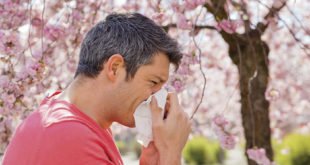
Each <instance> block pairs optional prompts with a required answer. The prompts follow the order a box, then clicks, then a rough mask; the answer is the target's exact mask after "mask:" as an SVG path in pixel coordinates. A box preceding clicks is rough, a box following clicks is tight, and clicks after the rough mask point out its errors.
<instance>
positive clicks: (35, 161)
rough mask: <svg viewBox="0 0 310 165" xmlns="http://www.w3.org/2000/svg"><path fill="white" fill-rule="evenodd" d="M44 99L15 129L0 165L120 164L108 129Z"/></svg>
mask: <svg viewBox="0 0 310 165" xmlns="http://www.w3.org/2000/svg"><path fill="white" fill-rule="evenodd" d="M59 93H60V92H56V93H55V94H53V95H52V96H51V97H47V98H45V99H44V100H43V101H42V103H41V105H40V107H39V108H38V109H37V110H36V111H34V112H32V114H30V115H29V116H28V117H27V118H26V119H25V120H24V121H23V122H22V124H21V125H20V126H19V127H18V128H17V129H16V132H15V133H14V135H13V138H12V140H11V142H10V144H9V145H8V147H7V149H6V151H5V154H4V157H3V165H101V164H104V165H105V164H109V165H110V164H113V165H119V164H123V162H122V159H121V156H120V153H119V151H118V149H117V147H116V145H115V142H114V140H113V136H112V133H111V130H110V129H103V128H101V127H100V126H99V125H98V124H97V123H96V122H95V121H94V120H92V119H91V118H90V117H88V116H87V115H85V114H84V113H82V112H81V111H80V110H78V108H77V107H75V106H74V105H72V104H70V103H68V102H66V101H63V100H57V99H53V96H54V95H56V94H59Z"/></svg>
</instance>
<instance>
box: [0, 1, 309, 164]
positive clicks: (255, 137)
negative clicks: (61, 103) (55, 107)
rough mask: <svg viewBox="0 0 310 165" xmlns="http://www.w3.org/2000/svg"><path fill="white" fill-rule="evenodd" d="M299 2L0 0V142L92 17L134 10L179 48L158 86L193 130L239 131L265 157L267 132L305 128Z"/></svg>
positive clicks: (303, 15)
mask: <svg viewBox="0 0 310 165" xmlns="http://www.w3.org/2000/svg"><path fill="white" fill-rule="evenodd" d="M309 8H310V2H309V1H298V0H289V1H285V0H274V1H267V0H150V1H147V0H139V1H138V0H118V1H113V0H101V1H96V0H89V1H84V0H65V1H51V0H0V68H1V70H0V71H1V75H0V87H1V88H0V93H1V95H0V141H1V146H0V151H1V152H2V153H3V151H4V149H5V147H6V146H7V144H8V143H9V141H10V137H11V136H12V133H13V132H14V129H15V128H16V126H17V125H18V124H19V123H20V122H21V121H22V120H23V119H24V118H25V117H26V116H27V115H28V114H29V113H30V112H31V111H33V110H34V109H35V107H37V106H38V104H39V103H40V101H41V100H42V99H43V98H44V97H45V96H46V95H48V94H51V92H53V91H55V90H62V89H64V88H65V87H66V86H67V85H68V84H69V83H70V81H71V80H72V79H73V75H74V71H75V68H76V63H77V60H78V59H77V57H78V53H79V46H80V43H81V41H82V39H83V36H84V35H85V34H86V32H87V31H88V30H89V29H90V28H91V27H92V26H93V25H94V24H96V23H97V22H98V21H100V20H102V19H104V17H105V16H106V15H108V14H109V13H112V12H140V13H143V14H145V15H147V16H148V17H150V18H152V19H153V20H154V21H155V22H156V23H158V24H159V25H160V26H162V27H163V29H165V30H166V31H167V32H168V33H169V35H171V36H172V37H173V38H176V39H177V41H178V42H179V43H180V45H181V46H182V48H183V49H182V51H183V53H184V57H183V59H182V63H181V67H180V68H179V70H178V71H177V72H176V73H173V74H171V78H170V80H169V83H168V85H167V88H168V89H169V90H175V91H177V92H179V96H180V97H181V101H182V105H183V106H184V108H185V110H186V111H187V112H188V113H189V114H190V115H191V117H192V119H193V121H194V126H195V127H194V134H203V135H205V136H212V135H215V136H214V137H217V138H218V139H219V141H220V142H221V145H222V147H223V148H226V149H231V148H233V147H234V145H235V143H237V142H242V137H243V136H244V138H245V141H246V149H247V151H246V152H245V155H246V156H247V158H248V163H249V164H272V160H273V152H272V147H271V135H273V137H275V138H281V137H283V136H284V135H285V134H286V133H289V132H292V131H294V130H296V129H297V128H298V130H299V131H303V132H308V133H309V127H310V125H309V123H308V122H307V121H309V120H310V112H309V108H310V103H309V99H308V98H310V84H309V82H310V76H309V71H310V69H309V67H308V66H309V64H310V55H309V52H310V51H309V44H310V38H309V36H310V35H309V33H310V28H309V27H310V25H309V24H310V14H309V12H307V9H309ZM238 93H239V94H238ZM211 130H213V131H211Z"/></svg>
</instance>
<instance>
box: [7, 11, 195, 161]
mask: <svg viewBox="0 0 310 165" xmlns="http://www.w3.org/2000/svg"><path fill="white" fill-rule="evenodd" d="M181 58H182V56H181V53H180V52H179V49H178V46H177V43H176V42H175V41H174V40H172V39H171V38H170V37H168V36H167V34H166V33H165V32H164V31H163V30H162V29H161V28H160V27H159V26H157V25H156V24H155V23H154V22H153V21H151V20H150V19H148V18H147V17H145V16H143V15H141V14H111V15H109V16H108V17H107V18H106V20H105V21H103V22H100V23H98V24H97V25H96V26H95V27H93V28H92V29H91V30H90V31H89V32H88V33H87V35H86V37H85V39H84V41H83V43H82V45H81V52H80V59H79V64H78V68H77V71H76V75H75V79H74V80H73V82H72V83H71V84H70V85H69V87H68V88H67V89H66V90H64V91H63V92H56V93H54V94H53V95H51V96H49V97H47V98H45V99H44V100H43V101H42V103H41V105H40V106H39V108H38V109H37V110H36V111H34V112H33V113H32V114H30V116H29V117H28V118H27V119H25V121H24V122H23V123H22V124H21V125H20V126H19V127H18V129H17V130H16V132H15V133H14V135H13V138H12V140H11V142H10V144H9V146H8V148H7V150H6V153H5V155H4V158H3V164H4V165H55V164H57V165H61V164H65V165H67V164H68V165H85V164H89V165H99V164H123V162H122V160H121V157H120V154H119V151H118V150H117V148H116V146H115V143H114V141H113V137H112V134H111V131H110V129H109V127H110V126H111V124H112V122H118V123H120V124H122V125H125V126H128V127H134V126H135V121H134V116H133V114H134V112H135V110H136V108H137V107H138V105H139V104H141V103H142V102H143V101H145V100H146V99H148V98H149V97H150V96H151V95H152V94H154V93H156V92H157V91H159V90H160V89H161V88H162V86H163V84H164V83H165V82H166V81H167V79H168V76H169V75H168V74H169V65H170V63H172V64H174V65H175V66H176V67H178V65H179V63H180V60H181ZM167 102H168V104H167V105H166V108H165V110H166V111H167V112H168V115H167V118H166V119H163V117H162V115H161V109H160V108H159V107H158V105H157V101H156V99H155V97H152V101H151V111H152V125H153V139H154V141H153V142H152V143H150V144H149V145H148V147H147V148H144V149H143V151H142V154H141V158H140V164H162V165H165V164H167V165H173V164H180V160H181V152H182V148H183V147H184V145H185V143H186V141H187V138H188V135H189V133H190V121H189V118H188V116H187V115H186V114H185V112H183V111H182V110H181V108H180V105H179V102H178V99H177V96H176V94H173V93H170V94H169V95H168V99H167Z"/></svg>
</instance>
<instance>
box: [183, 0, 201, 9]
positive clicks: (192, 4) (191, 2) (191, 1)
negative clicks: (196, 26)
mask: <svg viewBox="0 0 310 165" xmlns="http://www.w3.org/2000/svg"><path fill="white" fill-rule="evenodd" d="M205 3H206V0H185V4H184V6H185V9H187V10H193V9H195V8H196V7H197V6H199V5H203V4H205Z"/></svg>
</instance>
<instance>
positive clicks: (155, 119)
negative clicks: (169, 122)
mask: <svg viewBox="0 0 310 165" xmlns="http://www.w3.org/2000/svg"><path fill="white" fill-rule="evenodd" d="M150 108H151V114H152V123H153V124H154V123H159V122H160V121H162V117H161V111H162V110H161V108H159V107H158V105H157V100H156V98H155V97H154V96H152V100H151V103H150Z"/></svg>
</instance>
